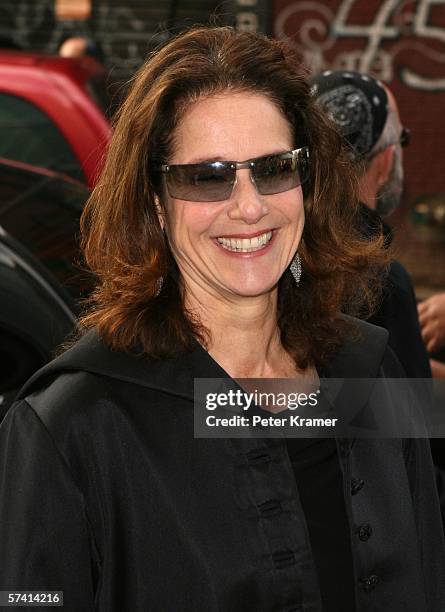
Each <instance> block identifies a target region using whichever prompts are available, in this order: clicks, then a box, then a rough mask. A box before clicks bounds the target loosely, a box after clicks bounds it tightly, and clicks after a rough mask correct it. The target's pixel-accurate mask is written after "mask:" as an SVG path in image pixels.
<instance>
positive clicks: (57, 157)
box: [0, 93, 85, 182]
mask: <svg viewBox="0 0 445 612" xmlns="http://www.w3.org/2000/svg"><path fill="white" fill-rule="evenodd" d="M0 157H6V158H8V159H14V160H17V161H22V162H25V163H28V164H32V165H34V166H41V167H43V168H49V169H51V170H55V171H57V172H62V173H64V174H68V175H69V176H71V177H73V178H75V179H77V180H79V181H83V182H85V175H84V173H83V172H82V168H81V166H80V164H79V161H78V160H77V158H76V157H75V155H74V153H73V152H72V150H71V148H70V146H69V144H68V142H67V141H66V140H65V138H64V137H63V135H62V134H61V132H59V130H58V128H57V127H56V125H55V124H54V123H53V122H52V120H51V119H50V118H49V117H48V115H46V114H45V113H44V112H43V111H41V110H40V109H39V108H37V107H36V106H35V105H34V104H31V103H30V102H28V101H27V100H24V99H23V98H20V97H17V96H13V95H10V94H7V93H0Z"/></svg>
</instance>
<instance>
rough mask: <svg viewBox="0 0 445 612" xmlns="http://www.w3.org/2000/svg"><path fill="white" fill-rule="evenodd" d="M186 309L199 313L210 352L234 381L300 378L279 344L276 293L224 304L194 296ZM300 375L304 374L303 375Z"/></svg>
mask: <svg viewBox="0 0 445 612" xmlns="http://www.w3.org/2000/svg"><path fill="white" fill-rule="evenodd" d="M186 304H187V309H188V310H190V311H191V312H192V313H193V312H196V313H199V320H200V322H201V323H202V325H204V327H205V328H206V329H207V330H208V331H209V332H210V342H209V345H208V352H209V353H210V355H211V356H212V357H213V359H215V361H216V362H217V363H219V365H220V366H221V367H222V368H223V369H224V370H225V371H226V372H227V373H228V374H229V375H230V376H231V377H233V378H293V377H295V376H298V375H299V372H298V370H297V368H296V366H295V363H294V361H293V359H292V358H291V357H290V356H289V355H288V353H287V352H286V351H285V350H284V348H283V347H282V345H281V342H280V330H279V327H278V324H277V290H276V289H274V290H273V291H271V292H270V293H268V294H265V295H261V296H256V297H247V298H246V297H241V298H237V299H233V298H232V299H230V300H229V299H227V300H221V299H219V298H216V297H215V298H213V297H212V296H206V299H205V300H202V299H201V298H200V299H199V300H198V299H197V297H196V296H193V294H189V295H188V299H187V300H186ZM300 375H301V373H300Z"/></svg>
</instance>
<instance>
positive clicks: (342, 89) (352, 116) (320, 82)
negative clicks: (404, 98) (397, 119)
mask: <svg viewBox="0 0 445 612" xmlns="http://www.w3.org/2000/svg"><path fill="white" fill-rule="evenodd" d="M311 83H312V94H313V95H314V96H315V98H316V99H317V102H318V103H319V104H320V106H321V108H322V109H323V110H324V111H325V112H326V113H327V114H328V115H329V117H330V118H331V119H332V120H333V121H334V123H335V124H336V125H337V126H338V128H339V129H340V132H341V133H342V134H343V136H344V137H345V138H346V140H347V142H348V143H349V145H350V147H351V149H352V156H353V157H354V158H355V159H361V158H364V157H366V156H367V155H368V154H369V153H370V152H371V151H372V149H373V148H374V145H375V144H376V142H377V141H378V139H379V138H380V135H381V133H382V132H383V128H384V127H385V123H386V119H387V117H388V96H387V94H386V91H385V89H384V87H383V84H382V83H381V82H380V81H378V80H377V79H374V78H373V77H371V76H369V75H367V74H360V73H358V72H351V71H342V70H341V71H340V70H339V71H335V72H332V71H331V70H326V71H325V72H323V73H322V74H319V75H316V76H313V77H312V78H311Z"/></svg>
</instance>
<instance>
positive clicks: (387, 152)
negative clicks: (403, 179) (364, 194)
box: [375, 145, 394, 189]
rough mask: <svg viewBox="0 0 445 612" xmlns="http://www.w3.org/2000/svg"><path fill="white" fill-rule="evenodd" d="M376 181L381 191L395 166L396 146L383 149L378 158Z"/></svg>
mask: <svg viewBox="0 0 445 612" xmlns="http://www.w3.org/2000/svg"><path fill="white" fill-rule="evenodd" d="M375 161H376V180H377V185H378V188H379V189H380V188H381V187H383V185H385V184H386V182H387V180H388V178H389V175H390V173H391V170H392V167H393V164H394V145H390V146H389V147H386V149H383V151H381V152H380V153H379V154H378V155H377V156H376V160H375Z"/></svg>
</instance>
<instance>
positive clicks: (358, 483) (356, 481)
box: [351, 478, 365, 495]
mask: <svg viewBox="0 0 445 612" xmlns="http://www.w3.org/2000/svg"><path fill="white" fill-rule="evenodd" d="M364 484H365V481H364V480H362V479H361V478H352V480H351V495H356V494H357V493H358V492H359V491H360V489H361V488H362V487H363V485H364Z"/></svg>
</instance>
